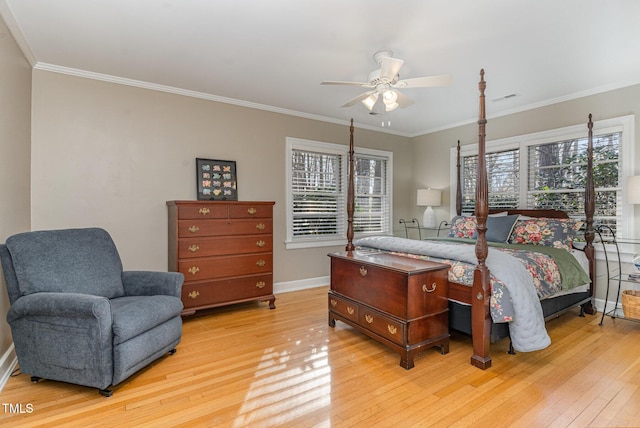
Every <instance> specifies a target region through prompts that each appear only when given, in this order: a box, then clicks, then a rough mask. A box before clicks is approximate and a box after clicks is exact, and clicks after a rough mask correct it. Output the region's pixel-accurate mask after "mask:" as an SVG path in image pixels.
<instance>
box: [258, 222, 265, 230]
mask: <svg viewBox="0 0 640 428" xmlns="http://www.w3.org/2000/svg"><path fill="white" fill-rule="evenodd" d="M265 227H267V226H265V225H264V223H258V224H256V229H258V230H264V228H265Z"/></svg>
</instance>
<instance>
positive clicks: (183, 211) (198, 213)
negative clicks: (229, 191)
mask: <svg viewBox="0 0 640 428" xmlns="http://www.w3.org/2000/svg"><path fill="white" fill-rule="evenodd" d="M177 208H178V219H209V218H228V217H229V207H228V206H227V205H214V204H193V205H180V206H178V207H177Z"/></svg>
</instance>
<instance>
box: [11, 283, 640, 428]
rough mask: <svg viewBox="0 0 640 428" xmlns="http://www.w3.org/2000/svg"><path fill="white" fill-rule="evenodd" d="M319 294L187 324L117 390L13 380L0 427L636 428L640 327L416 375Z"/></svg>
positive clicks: (500, 346) (558, 332)
mask: <svg viewBox="0 0 640 428" xmlns="http://www.w3.org/2000/svg"><path fill="white" fill-rule="evenodd" d="M327 291H328V289H327V287H319V288H316V289H311V290H304V291H298V292H291V293H286V294H282V295H279V296H277V298H278V300H277V308H276V309H274V310H269V309H268V306H267V305H266V304H257V303H248V304H240V305H236V306H233V307H226V308H217V309H212V310H208V311H203V312H202V313H198V314H196V315H195V316H192V317H189V318H185V319H184V323H183V339H182V342H181V343H180V344H179V345H178V347H177V349H178V352H177V353H176V354H175V355H172V356H167V357H164V358H162V359H161V360H159V361H157V362H155V363H154V364H153V365H151V366H150V367H147V368H146V369H144V370H142V371H140V372H139V373H137V374H136V375H134V376H132V377H131V378H130V379H128V380H126V381H125V382H123V383H122V384H121V385H118V386H116V388H115V392H114V395H113V396H112V397H110V398H104V397H102V396H100V395H99V394H98V393H97V392H96V390H94V389H91V388H84V387H80V386H76V385H69V384H64V383H60V382H53V381H41V382H39V383H38V384H32V383H31V382H30V380H29V376H28V375H26V374H21V375H19V376H17V377H12V378H10V379H9V381H8V382H7V384H6V386H5V388H4V390H3V391H2V392H1V393H0V402H2V403H14V404H22V405H26V404H31V405H32V406H33V412H32V413H29V414H16V413H11V412H7V411H4V412H1V411H0V425H5V424H7V425H9V426H12V427H14V426H16V427H19V426H30V427H31V426H33V427H45V426H46V427H50V426H56V427H59V426H62V427H86V426H92V427H96V426H97V427H99V426H103V427H113V426H136V427H157V426H159V425H161V426H172V427H210V426H216V427H217V426H222V427H246V426H251V427H274V426H285V427H288V426H292V427H316V426H317V427H330V426H334V427H352V426H355V427H359V426H362V427H367V428H370V427H378V426H380V427H388V426H427V425H428V426H443V427H444V426H447V427H448V426H460V427H468V426H477V427H485V426H487V427H496V428H497V427H507V426H553V427H585V426H601V427H602V426H634V425H635V426H640V347H639V346H638V345H637V344H638V343H640V341H639V339H640V324H639V323H631V322H628V321H623V320H611V319H607V320H605V324H604V325H603V326H599V325H598V322H599V319H600V318H599V316H587V317H585V318H580V317H578V316H577V311H571V312H569V313H567V314H565V315H563V316H561V317H560V318H558V319H555V320H552V321H549V322H548V323H547V329H548V331H549V335H550V336H551V339H552V344H551V346H550V347H548V348H547V349H544V350H541V351H537V352H531V353H522V352H519V353H517V354H516V355H509V354H507V353H506V351H507V349H508V347H509V343H508V340H503V341H501V342H499V343H495V344H492V345H491V350H492V356H493V366H492V367H491V368H490V369H488V370H486V371H483V370H479V369H477V368H475V367H472V366H471V365H470V364H469V358H470V355H471V352H472V344H471V340H470V338H469V337H467V336H465V335H462V334H459V333H455V332H454V334H452V337H451V342H450V352H449V353H448V354H446V355H441V354H440V353H439V352H438V350H437V349H435V348H431V349H425V350H423V351H422V352H421V353H419V354H418V355H416V357H415V367H414V368H413V369H411V370H405V369H403V368H402V367H400V365H399V362H400V357H399V355H398V354H396V353H394V352H393V351H391V350H390V349H389V348H387V347H385V346H384V345H382V344H380V343H378V342H376V341H374V340H372V339H370V338H368V337H367V336H365V335H363V334H361V333H359V332H358V331H356V330H354V329H353V328H351V327H349V326H348V325H346V324H344V323H342V322H340V321H338V322H337V323H336V326H335V328H331V327H329V326H328V314H327Z"/></svg>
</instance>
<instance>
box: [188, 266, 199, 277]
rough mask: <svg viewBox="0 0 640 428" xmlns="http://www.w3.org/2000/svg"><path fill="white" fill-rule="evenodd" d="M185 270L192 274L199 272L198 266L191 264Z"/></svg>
mask: <svg viewBox="0 0 640 428" xmlns="http://www.w3.org/2000/svg"><path fill="white" fill-rule="evenodd" d="M187 272H189V273H190V274H192V275H195V274H197V273H198V272H200V268H199V267H198V266H191V267H190V268H189V270H188V271H187Z"/></svg>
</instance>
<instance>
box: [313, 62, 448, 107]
mask: <svg viewBox="0 0 640 428" xmlns="http://www.w3.org/2000/svg"><path fill="white" fill-rule="evenodd" d="M373 60H374V61H375V62H376V64H380V68H379V69H378V70H374V71H372V72H371V73H369V81H368V82H341V81H326V82H322V83H321V84H322V85H343V86H360V87H363V88H371V90H370V91H367V92H364V93H362V94H360V95H358V96H357V97H355V98H353V99H351V100H349V101H347V102H346V103H345V104H344V105H342V107H351V106H352V105H354V104H357V103H358V102H362V103H363V104H364V105H365V107H367V109H369V111H370V114H380V113H384V112H385V111H392V110H395V109H396V108H398V107H400V108H405V107H408V106H410V105H411V104H413V100H412V99H411V98H409V97H408V96H406V95H404V94H403V93H402V92H400V91H398V90H397V89H403V88H425V87H435V86H447V85H449V84H450V83H451V76H449V75H442V76H426V77H416V78H413V79H404V80H400V75H399V74H398V73H399V71H400V68H401V67H402V65H403V64H404V61H403V60H401V59H398V58H393V52H392V51H389V50H384V51H380V52H376V53H375V54H374V55H373Z"/></svg>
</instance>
